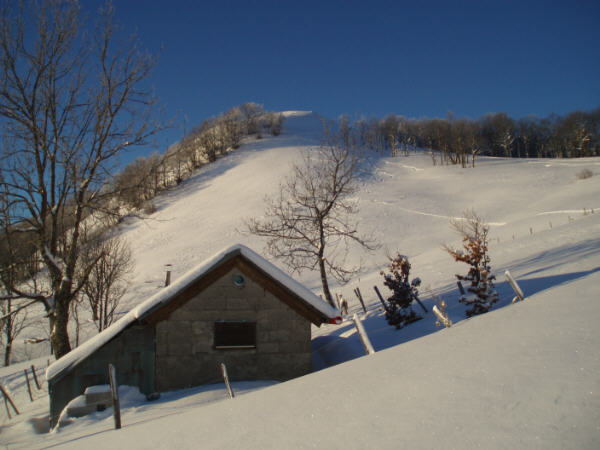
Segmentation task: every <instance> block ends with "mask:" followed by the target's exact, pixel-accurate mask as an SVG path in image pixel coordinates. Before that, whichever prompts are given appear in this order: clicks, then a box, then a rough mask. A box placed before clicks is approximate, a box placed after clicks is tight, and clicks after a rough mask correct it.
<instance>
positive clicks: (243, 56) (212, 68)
mask: <svg viewBox="0 0 600 450" xmlns="http://www.w3.org/2000/svg"><path fill="white" fill-rule="evenodd" d="M82 3H83V5H84V8H85V9H86V10H87V11H88V12H89V13H90V14H91V15H92V16H93V12H94V11H95V10H94V5H95V4H97V3H99V2H98V1H97V0H93V1H92V0H88V1H83V2H82ZM114 4H115V8H116V14H117V20H118V21H119V22H120V23H121V24H122V25H124V26H125V27H126V29H127V30H132V31H133V30H137V33H138V35H139V37H140V39H141V40H142V42H143V44H144V46H145V47H146V48H147V49H148V50H150V51H151V52H155V53H158V52H160V57H159V62H158V65H157V67H156V69H155V71H154V73H153V75H152V79H151V82H152V84H153V85H154V86H155V89H156V93H157V95H158V97H159V98H160V99H161V101H162V103H163V105H165V107H166V112H167V116H169V117H173V116H175V115H176V114H178V116H177V117H178V119H177V124H178V127H179V128H176V129H172V130H170V131H168V132H166V133H165V134H164V135H163V136H162V137H161V138H160V140H159V146H161V145H163V144H164V143H167V142H172V141H173V140H176V139H177V138H178V136H180V135H181V132H182V124H183V117H184V115H185V116H187V118H188V123H189V124H190V125H192V126H193V125H197V124H199V123H200V122H201V121H202V120H204V119H206V118H208V117H209V116H211V115H217V114H219V113H221V112H224V111H225V110H227V109H228V108H230V107H231V106H234V105H238V104H241V103H244V102H246V101H254V102H258V103H262V104H264V106H265V108H267V109H269V110H287V109H309V110H313V111H317V112H319V113H321V114H323V115H325V116H327V117H330V118H334V117H337V116H338V115H340V114H342V113H346V114H349V115H350V116H351V117H354V116H358V115H361V114H362V115H365V116H371V115H374V116H378V117H382V116H385V115H387V114H390V113H396V114H402V115H405V116H407V117H434V116H445V115H446V113H447V112H448V111H452V112H453V113H454V114H455V115H456V116H459V117H463V116H466V117H471V118H477V117H479V116H481V115H483V114H485V113H487V112H497V111H505V112H507V113H509V114H510V115H511V116H513V117H523V116H526V115H530V114H535V115H537V116H546V115H548V114H550V113H552V112H555V113H558V114H564V113H567V112H569V111H572V110H575V109H585V110H589V109H592V108H595V107H598V106H600V83H599V80H600V76H599V74H600V26H599V23H600V2H599V1H598V0H593V1H576V0H572V1H562V2H553V1H539V2H529V1H515V2H513V1H495V2H491V1H440V2H428V1H416V0H415V1H412V2H404V1H395V2H383V1H300V0H298V1H295V2H287V1H211V2H205V1H193V0H171V1H162V0H154V1H152V2H149V1H148V2H145V1H141V0H140V1H135V0H115V1H114ZM161 47H162V50H161Z"/></svg>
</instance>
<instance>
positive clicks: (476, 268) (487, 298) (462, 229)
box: [444, 211, 498, 317]
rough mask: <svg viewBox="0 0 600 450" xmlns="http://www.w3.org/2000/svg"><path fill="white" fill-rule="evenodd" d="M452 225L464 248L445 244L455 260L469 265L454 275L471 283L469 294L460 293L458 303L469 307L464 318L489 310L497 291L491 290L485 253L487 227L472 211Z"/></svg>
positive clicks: (488, 264) (492, 277)
mask: <svg viewBox="0 0 600 450" xmlns="http://www.w3.org/2000/svg"><path fill="white" fill-rule="evenodd" d="M452 226H453V227H454V228H455V229H456V231H458V232H459V233H460V234H461V235H462V241H463V248H464V251H463V250H457V249H454V248H451V247H448V246H446V247H444V248H445V250H446V251H447V252H448V253H449V254H450V255H451V256H452V257H453V258H454V260H455V261H459V262H464V263H465V264H468V265H469V266H470V268H469V272H468V273H467V275H465V276H463V275H456V278H458V279H459V280H460V281H468V282H470V286H468V287H467V291H468V293H469V294H465V295H462V296H461V297H460V299H459V302H461V303H464V304H466V305H467V306H468V308H467V310H466V314H467V317H471V316H474V315H477V314H483V313H486V312H488V311H489V310H490V309H491V308H492V305H493V304H494V303H496V302H497V301H498V293H497V292H496V290H495V289H494V280H495V279H496V277H495V276H494V275H492V269H491V267H490V256H489V254H488V232H489V227H488V226H487V225H486V224H485V223H484V222H483V220H482V219H481V217H479V216H477V214H475V212H474V211H466V212H465V213H464V217H463V219H462V220H460V221H454V222H452Z"/></svg>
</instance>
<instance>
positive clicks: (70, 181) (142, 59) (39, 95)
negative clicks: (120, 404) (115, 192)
mask: <svg viewBox="0 0 600 450" xmlns="http://www.w3.org/2000/svg"><path fill="white" fill-rule="evenodd" d="M15 4H17V6H15ZM32 16H33V17H32ZM80 16H81V14H80V8H79V5H78V3H77V2H76V1H75V0H47V1H44V2H42V3H41V5H40V6H38V4H37V3H35V2H31V3H29V4H27V5H24V4H23V3H22V2H19V3H17V2H3V6H2V7H1V11H0V124H1V126H2V130H3V132H4V135H5V139H3V141H2V147H1V148H0V162H1V165H0V191H2V193H3V195H4V196H5V198H6V201H5V202H4V206H5V207H4V208H3V210H2V211H1V212H2V214H3V216H4V224H5V226H4V227H3V229H2V233H3V234H4V238H5V240H6V241H7V242H8V243H9V244H8V249H9V251H11V248H12V247H11V245H10V243H11V242H15V240H16V239H18V238H17V236H18V235H19V232H21V231H27V232H29V233H32V234H33V235H34V236H35V240H34V242H35V251H36V255H37V256H38V258H39V259H40V266H41V267H42V268H44V269H45V270H43V271H40V273H43V274H45V277H46V279H45V282H43V283H40V284H38V285H37V286H36V288H35V289H33V288H32V287H31V284H29V288H25V287H24V286H23V285H22V284H20V283H6V285H7V288H8V290H9V292H10V294H11V295H12V296H13V297H20V298H29V299H32V300H36V301H37V302H40V303H42V304H43V305H44V307H45V309H46V312H47V315H48V318H49V322H50V323H49V325H50V341H51V345H52V349H53V352H54V354H55V356H56V357H57V358H59V357H61V356H62V355H64V354H66V353H68V352H69V351H70V349H71V347H70V344H69V337H68V331H67V325H68V320H69V309H70V308H69V307H70V304H71V302H72V301H73V300H74V299H75V298H77V296H78V295H79V293H80V291H81V289H82V288H83V286H84V284H85V282H86V280H87V277H88V276H89V273H90V272H91V270H92V269H93V268H94V266H95V264H96V261H94V260H92V261H89V262H87V263H86V266H85V267H79V265H80V264H82V263H83V261H82V259H81V257H80V256H81V253H82V248H83V247H84V246H85V242H84V234H82V228H83V224H84V222H85V220H86V217H88V216H89V214H90V213H91V212H92V211H93V210H94V209H96V208H97V207H98V205H99V204H100V200H101V197H102V193H103V191H102V188H103V187H104V186H105V185H106V184H105V181H106V179H107V177H108V174H109V173H110V170H111V169H112V168H113V165H114V164H115V162H116V159H117V158H118V156H119V155H121V154H122V153H123V152H124V151H126V150H127V149H128V148H131V147H132V146H136V145H142V144H145V143H146V140H147V138H148V137H149V136H151V135H153V134H154V133H156V132H157V131H158V129H159V127H158V125H157V123H156V121H155V120H153V111H154V103H155V101H154V98H153V97H152V95H151V94H150V92H148V91H147V90H145V89H144V86H145V80H146V79H147V77H148V75H149V72H150V70H151V68H152V67H153V65H154V63H155V60H154V58H153V57H151V56H150V55H148V54H146V53H142V52H140V50H139V45H138V42H137V40H136V39H135V38H131V40H129V41H125V42H123V41H122V40H119V39H118V38H117V37H116V36H117V29H116V26H115V24H114V13H113V9H112V7H111V6H110V5H108V6H106V7H105V8H103V9H101V11H100V14H99V15H98V17H99V22H98V24H97V27H96V30H94V32H93V33H86V32H85V30H84V28H85V27H84V24H82V23H80ZM78 273H79V274H80V277H77V274H78ZM0 274H3V272H0ZM2 277H3V278H4V275H2Z"/></svg>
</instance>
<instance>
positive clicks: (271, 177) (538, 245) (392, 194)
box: [0, 113, 600, 448]
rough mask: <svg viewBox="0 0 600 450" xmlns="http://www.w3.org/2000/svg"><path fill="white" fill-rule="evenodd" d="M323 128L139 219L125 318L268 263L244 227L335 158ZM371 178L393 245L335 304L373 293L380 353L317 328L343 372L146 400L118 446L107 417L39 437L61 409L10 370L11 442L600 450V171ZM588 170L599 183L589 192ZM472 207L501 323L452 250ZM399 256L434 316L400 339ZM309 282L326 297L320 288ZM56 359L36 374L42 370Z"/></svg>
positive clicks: (222, 163)
mask: <svg viewBox="0 0 600 450" xmlns="http://www.w3.org/2000/svg"><path fill="white" fill-rule="evenodd" d="M319 130H320V119H319V117H318V116H316V115H314V114H305V113H288V119H287V121H286V123H285V124H284V133H283V134H282V135H281V136H279V137H266V138H264V139H262V140H248V141H247V142H246V144H245V145H244V146H243V147H242V148H241V149H240V150H238V151H236V152H234V153H232V154H230V155H229V156H227V157H225V158H223V159H221V160H219V161H217V162H216V163H215V164H212V165H209V166H206V167H204V168H203V169H201V170H200V171H199V172H198V173H197V174H196V175H195V176H194V177H192V178H191V179H189V180H187V181H185V182H184V183H183V184H182V186H180V187H179V188H178V189H175V190H172V191H170V192H167V193H165V194H164V195H162V196H160V197H159V198H158V199H157V200H156V205H157V207H158V211H157V212H156V213H154V214H153V215H152V216H150V217H149V218H147V219H145V220H140V219H134V218H130V219H127V220H126V221H125V222H124V223H123V224H122V225H121V229H120V232H121V233H123V235H124V236H125V237H126V238H127V239H128V241H129V242H130V244H131V246H132V248H133V253H134V258H135V261H136V268H135V272H134V274H133V276H132V280H131V288H130V290H129V293H128V294H127V296H126V298H125V299H124V301H123V308H122V312H123V313H125V312H126V311H127V310H129V309H131V308H133V307H134V306H135V305H137V304H139V303H140V302H141V301H143V300H145V299H146V298H148V297H150V296H151V295H153V294H155V293H156V292H157V290H158V289H159V288H160V287H161V285H162V283H163V282H164V272H165V270H166V267H165V265H166V264H171V265H172V266H171V267H170V268H171V270H172V271H173V278H177V277H178V276H179V275H182V274H184V273H185V272H186V271H187V270H189V269H191V268H192V267H194V266H195V265H197V264H198V263H199V262H201V261H203V260H204V259H206V258H207V257H209V256H210V255H212V254H214V253H216V252H217V251H219V250H221V249H222V248H225V247H228V246H230V245H232V244H234V243H237V242H239V243H242V244H244V245H247V246H249V247H250V248H253V249H254V250H256V251H258V252H261V251H262V249H263V246H264V243H263V242H262V241H261V240H260V239H259V238H256V237H254V236H250V235H248V234H245V233H244V232H243V230H244V219H245V218H249V217H253V216H258V215H260V214H262V211H263V210H264V196H265V195H269V194H271V193H273V192H276V191H277V187H278V182H279V181H280V180H281V179H282V178H283V177H284V176H285V175H286V173H287V169H288V167H289V165H290V163H291V162H292V161H293V160H294V159H295V158H297V157H298V155H299V152H300V151H301V150H302V149H305V148H310V147H311V146H312V147H314V146H316V145H318V144H319ZM371 163H372V167H371V169H370V170H369V171H368V173H367V174H366V175H364V176H363V178H362V179H361V180H360V183H361V186H360V189H359V192H358V194H357V196H356V199H357V200H358V202H359V208H360V213H359V216H358V218H359V221H360V229H361V230H362V231H363V232H364V233H367V234H371V235H373V237H374V238H375V239H376V240H377V241H378V242H379V243H381V244H382V246H381V249H379V250H378V251H375V252H373V253H365V252H363V251H359V250H357V249H354V250H353V251H352V252H351V253H350V255H349V263H350V264H359V263H360V264H361V265H362V267H363V272H362V273H361V274H359V275H357V276H356V278H355V279H354V280H353V281H352V282H351V283H349V284H348V285H346V286H337V285H334V291H335V292H340V293H342V294H343V295H344V297H346V298H347V299H348V300H349V302H350V309H351V312H358V311H362V309H360V307H359V304H358V301H357V299H356V298H355V297H354V294H353V293H352V290H353V288H355V287H357V286H358V287H360V289H361V291H362V293H363V296H364V297H365V300H366V301H367V303H368V312H367V313H366V314H364V315H363V324H364V326H365V328H366V330H367V332H368V334H369V337H370V338H371V341H372V343H373V346H374V347H375V350H377V353H376V354H375V355H371V356H368V357H361V356H363V355H364V351H363V350H362V346H361V344H360V341H359V339H358V337H357V334H356V332H355V330H354V326H353V325H352V322H351V321H350V320H347V321H345V322H344V323H343V324H342V325H341V326H333V325H327V326H322V327H321V328H319V329H316V328H315V329H313V355H314V358H313V362H314V366H315V368H317V369H321V368H325V367H328V369H327V370H321V371H318V372H316V373H313V374H311V375H308V376H305V377H302V378H299V379H296V380H292V381H290V382H287V383H282V384H279V385H277V386H271V387H268V388H265V389H261V390H258V391H256V392H250V393H248V394H246V395H243V396H241V397H236V398H235V399H234V400H228V399H226V397H225V394H224V388H223V387H222V386H219V387H214V386H213V387H209V388H206V389H197V390H192V391H189V392H177V393H171V394H168V395H164V396H163V397H162V398H161V400H159V401H158V402H154V403H148V402H144V401H141V400H139V399H136V397H135V396H134V395H132V396H131V399H132V400H131V401H130V402H129V403H127V404H126V405H125V408H124V412H123V423H124V428H123V429H122V430H120V431H113V430H111V428H112V418H111V417H110V411H108V412H103V413H97V414H96V415H94V416H90V417H87V418H82V419H77V420H75V423H74V424H72V425H70V426H68V427H65V428H63V429H61V430H59V431H58V432H56V433H54V434H51V435H48V434H35V433H34V431H33V430H34V427H33V426H32V423H39V422H40V421H42V422H43V418H42V419H38V420H37V421H36V420H35V418H40V417H42V416H43V415H44V414H47V406H48V403H47V396H46V395H45V393H44V392H43V391H38V392H37V393H36V394H35V395H36V398H37V400H36V401H35V402H34V403H30V402H29V399H28V395H27V392H26V389H24V377H23V369H24V368H25V367H28V366H29V365H30V364H31V363H23V364H21V365H15V366H11V367H9V368H5V369H0V377H1V381H2V382H3V383H4V384H5V385H7V387H8V388H9V389H10V390H11V392H12V393H13V396H14V398H15V401H16V403H17V406H19V407H21V409H22V410H23V414H21V416H19V417H18V418H16V419H15V418H13V419H12V420H10V421H9V420H7V419H6V413H5V412H3V414H0V421H1V422H0V423H3V426H2V428H0V444H5V445H8V446H10V447H11V448H12V447H23V448H32V447H33V448H37V447H44V446H54V445H61V444H63V445H66V446H74V447H85V448H96V447H99V446H100V445H102V446H113V447H116V448H121V447H136V448H144V447H152V448H161V447H169V448H173V447H183V448H192V447H197V446H198V445H199V442H202V445H203V446H204V447H207V448H221V447H223V448H224V447H227V448H232V447H233V448H240V447H244V448H265V447H270V448H285V447H300V448H303V447H318V448H347V447H349V448H365V447H367V446H368V447H379V448H398V447H408V448H431V447H434V446H440V447H442V446H443V447H451V448H477V447H481V448H510V447H513V448H514V447H518V448H600V428H599V427H600V400H599V396H598V394H599V393H600V375H598V374H600V352H599V351H598V348H599V344H600V333H598V332H597V323H598V320H599V319H600V304H599V303H598V301H597V297H598V292H600V289H599V288H598V286H599V282H600V196H599V195H598V194H599V193H600V159H598V158H588V159H578V160H512V159H501V158H480V159H479V160H478V162H477V165H476V167H475V168H474V169H472V168H469V169H462V168H460V167H454V166H432V163H431V158H430V157H429V156H428V155H426V154H422V153H417V154H411V155H410V156H408V157H405V156H400V157H396V158H380V159H374V160H372V161H371ZM583 168H589V169H590V170H592V171H593V172H594V173H595V174H596V176H593V177H591V178H588V179H585V180H580V179H578V178H577V176H576V174H577V173H578V172H579V171H581V170H582V169H583ZM467 208H474V209H475V210H476V211H477V212H478V213H479V214H480V215H482V216H483V217H484V218H485V219H486V220H487V221H488V222H489V223H490V224H491V232H490V238H491V240H490V254H491V258H492V260H491V265H492V269H493V270H494V273H495V274H496V275H497V277H498V280H497V288H498V292H499V293H500V301H499V302H498V303H497V304H496V305H495V307H494V309H493V310H492V312H491V313H489V314H486V315H483V316H478V317H474V318H472V319H469V320H465V319H464V309H465V308H464V306H463V305H461V304H459V303H458V302H457V299H458V292H457V290H456V285H455V278H454V274H455V273H466V267H462V266H461V265H460V264H458V263H454V262H453V260H452V258H451V257H450V256H449V255H448V254H447V253H445V252H444V251H443V250H442V245H443V244H452V245H459V244H460V240H459V237H458V236H457V235H456V234H455V232H454V231H453V230H452V229H451V227H450V226H449V221H450V220H451V219H452V218H457V217H460V216H461V215H462V212H463V211H464V210H466V209H467ZM397 251H399V252H401V253H402V254H405V255H407V256H408V257H409V258H410V262H411V264H412V271H411V275H412V276H418V277H420V278H421V279H422V281H423V284H422V288H421V299H422V300H423V301H424V304H425V306H426V307H427V308H428V310H429V313H427V314H423V316H424V319H423V320H420V321H418V322H415V323H413V324H411V325H410V326H408V327H406V328H405V329H402V330H396V329H394V328H392V327H390V326H389V325H388V324H387V323H386V322H385V320H384V318H383V313H382V311H381V310H380V308H379V306H378V305H379V302H378V301H377V299H376V297H375V295H374V292H373V285H378V286H379V288H380V290H382V292H385V289H384V287H383V283H382V277H381V275H380V274H379V271H380V270H382V269H385V267H386V266H387V257H386V253H389V254H395V253H396V252H397ZM273 262H274V263H275V264H278V262H277V261H273ZM282 268H284V267H282ZM506 269H510V271H511V273H512V274H513V275H514V276H515V277H516V278H517V279H518V281H519V283H520V285H521V287H522V288H523V290H524V291H525V294H526V296H527V297H528V298H527V299H526V301H525V302H522V303H517V304H514V305H511V303H510V301H511V299H512V297H513V296H514V293H513V292H512V289H511V288H510V286H509V285H508V283H506V281H505V280H504V276H503V273H504V270H506ZM284 270H286V269H285V268H284ZM296 278H297V279H298V280H299V281H301V282H303V283H304V284H305V285H306V286H308V287H309V288H310V289H312V290H313V291H314V292H315V293H319V292H320V284H319V277H318V274H317V273H303V274H301V275H299V276H297V277H296ZM433 294H435V295H441V296H442V297H443V299H444V300H445V301H446V303H447V304H448V312H449V314H450V318H451V319H452V321H453V322H454V323H455V325H454V326H453V327H452V328H450V329H439V328H436V326H435V317H434V316H433V314H432V313H431V307H432V306H433V304H434V302H433V300H432V299H431V295H433ZM384 295H385V294H384ZM416 310H417V311H419V312H422V311H421V310H420V308H419V307H418V306H417V307H416ZM361 314H362V312H361ZM90 331H91V328H90ZM26 334H27V332H24V335H22V336H21V337H28V336H26ZM398 344H402V345H398ZM21 351H23V350H21ZM359 357H360V358H359ZM46 359H47V358H46V357H44V358H41V359H39V360H36V361H34V363H35V364H36V366H37V367H39V368H43V367H45V365H46ZM350 360H351V361H350ZM338 363H341V364H339V365H336V366H335V367H330V366H331V365H333V364H338ZM21 366H23V367H21ZM40 372H41V369H40ZM235 387H236V386H234V388H235ZM237 387H238V388H239V389H242V388H243V389H248V390H251V389H252V388H255V387H257V386H254V385H240V386H237ZM221 399H222V400H223V401H216V400H221Z"/></svg>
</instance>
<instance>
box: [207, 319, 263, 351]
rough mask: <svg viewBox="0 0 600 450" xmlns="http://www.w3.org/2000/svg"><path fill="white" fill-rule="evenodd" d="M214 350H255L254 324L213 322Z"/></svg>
mask: <svg viewBox="0 0 600 450" xmlns="http://www.w3.org/2000/svg"><path fill="white" fill-rule="evenodd" d="M214 346H215V348H216V349H222V350H223V349H244V348H256V322H245V321H244V322H229V321H227V322H226V321H220V322H215V335H214Z"/></svg>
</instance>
